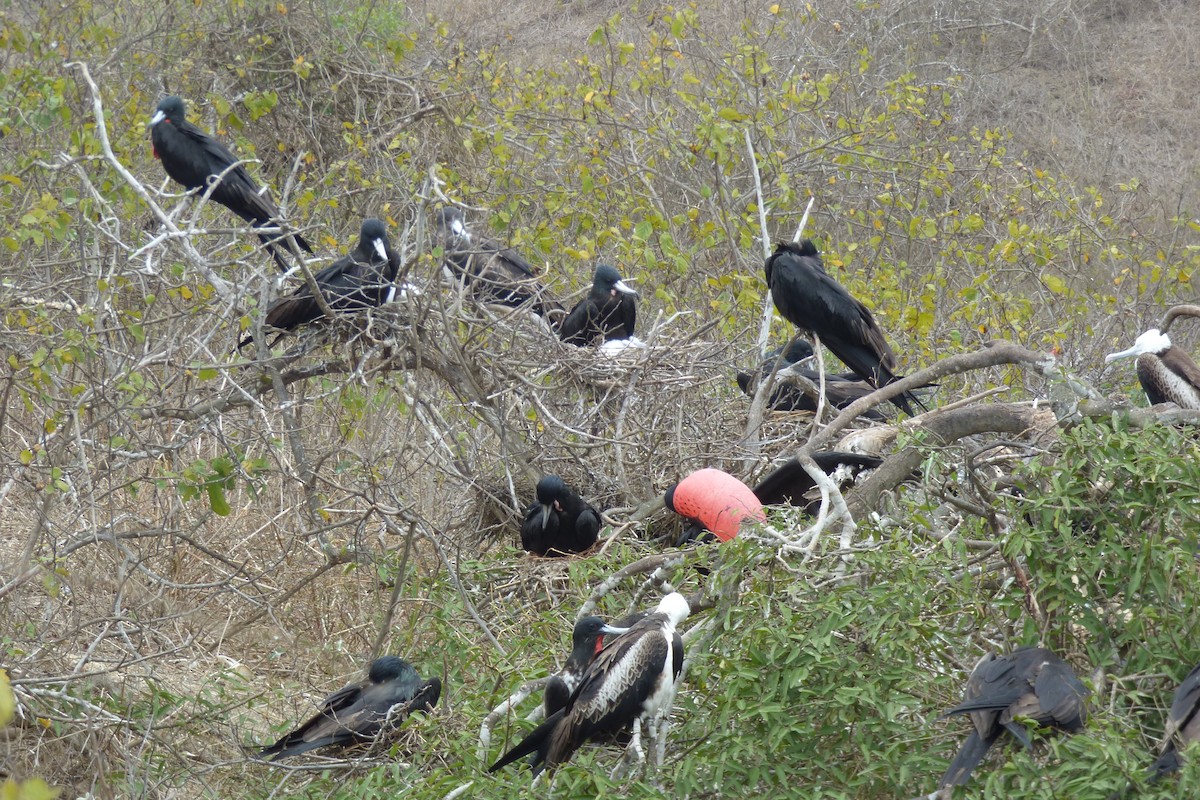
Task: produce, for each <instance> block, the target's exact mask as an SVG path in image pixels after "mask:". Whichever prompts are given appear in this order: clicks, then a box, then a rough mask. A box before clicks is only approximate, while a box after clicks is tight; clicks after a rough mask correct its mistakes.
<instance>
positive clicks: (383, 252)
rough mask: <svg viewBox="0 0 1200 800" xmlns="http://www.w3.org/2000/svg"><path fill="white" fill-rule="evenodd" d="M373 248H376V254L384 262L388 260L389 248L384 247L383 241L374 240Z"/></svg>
mask: <svg viewBox="0 0 1200 800" xmlns="http://www.w3.org/2000/svg"><path fill="white" fill-rule="evenodd" d="M371 246H372V247H374V248H375V252H376V253H378V254H379V257H380V258H382V259H383V260H384V261H387V260H388V254H387V248H386V247H384V246H383V239H374V240H372V241H371Z"/></svg>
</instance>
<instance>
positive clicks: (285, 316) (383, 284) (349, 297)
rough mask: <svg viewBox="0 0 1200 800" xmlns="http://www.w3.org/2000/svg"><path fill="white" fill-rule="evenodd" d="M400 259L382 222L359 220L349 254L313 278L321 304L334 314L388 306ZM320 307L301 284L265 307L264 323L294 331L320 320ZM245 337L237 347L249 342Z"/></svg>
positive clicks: (250, 339) (392, 295)
mask: <svg viewBox="0 0 1200 800" xmlns="http://www.w3.org/2000/svg"><path fill="white" fill-rule="evenodd" d="M399 269H400V257H399V256H398V255H396V253H395V251H394V250H392V246H391V244H390V243H389V242H388V235H387V228H386V227H385V226H384V224H383V221H382V220H378V219H374V218H367V219H365V220H363V223H362V228H361V229H360V231H359V234H358V244H357V245H355V247H354V249H353V250H351V251H350V254H349V255H346V256H342V257H341V258H339V259H338V260H337V261H335V262H333V263H332V264H330V265H329V266H328V267H326V268H325V269H323V270H321V271H320V272H318V273H317V274H316V275H315V276H313V277H314V278H315V279H316V282H317V286H318V287H320V289H321V293H322V294H323V295H324V297H325V301H326V302H327V303H328V304H329V307H330V308H331V309H333V310H334V311H358V310H361V309H364V308H372V307H374V306H380V305H383V304H384V303H389V302H391V301H392V299H393V298H394V297H395V294H396V284H395V280H396V273H397V272H398V271H399ZM321 316H322V313H321V307H320V306H319V305H318V304H317V301H316V298H314V297H313V294H312V292H311V291H309V288H308V284H304V285H302V286H300V287H299V288H297V289H296V291H294V292H292V293H291V294H290V295H287V296H286V297H280V298H278V299H277V300H275V301H274V302H273V303H271V305H270V306H268V307H267V317H266V319H265V320H264V322H265V323H266V324H267V325H268V326H269V327H272V328H277V329H279V330H281V331H290V330H295V329H296V328H298V327H300V326H301V325H303V324H305V323H307V322H312V321H314V320H317V319H320V318H321ZM253 340H254V337H253V336H246V337H245V338H244V339H242V341H240V342H239V343H238V348H239V349H241V348H242V347H243V346H245V345H246V344H248V343H249V342H251V341H253Z"/></svg>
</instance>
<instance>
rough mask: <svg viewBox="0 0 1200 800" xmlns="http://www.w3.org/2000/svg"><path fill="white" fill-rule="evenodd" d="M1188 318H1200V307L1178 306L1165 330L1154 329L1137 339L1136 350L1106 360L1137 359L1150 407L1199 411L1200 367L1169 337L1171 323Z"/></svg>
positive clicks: (1139, 378)
mask: <svg viewBox="0 0 1200 800" xmlns="http://www.w3.org/2000/svg"><path fill="white" fill-rule="evenodd" d="M1185 315H1186V316H1200V307H1196V306H1175V307H1174V308H1172V309H1171V310H1170V311H1168V312H1167V316H1166V318H1165V319H1164V320H1163V325H1162V330H1159V329H1158V328H1151V329H1150V330H1148V331H1146V332H1145V333H1143V334H1142V335H1141V336H1139V337H1137V339H1135V340H1134V343H1133V347H1131V348H1129V349H1128V350H1122V351H1121V352H1119V353H1109V354H1108V355H1107V356H1105V357H1104V363H1105V364H1108V363H1111V362H1113V361H1116V360H1117V359H1118V358H1128V357H1130V356H1137V376H1138V382H1139V383H1141V384H1142V389H1143V391H1145V392H1146V397H1147V399H1149V401H1150V405H1158V404H1159V403H1167V402H1170V403H1174V404H1175V405H1177V406H1179V407H1180V408H1187V409H1193V410H1195V409H1200V366H1197V365H1196V362H1195V361H1193V360H1192V357H1191V356H1189V355H1188V354H1187V351H1185V350H1183V349H1182V348H1180V347H1176V346H1175V345H1173V344H1172V343H1171V337H1170V336H1168V335H1167V329H1168V328H1169V327H1170V326H1171V322H1172V321H1173V320H1174V319H1175V318H1176V317H1179V316H1185Z"/></svg>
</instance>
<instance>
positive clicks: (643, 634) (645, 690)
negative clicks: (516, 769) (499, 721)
mask: <svg viewBox="0 0 1200 800" xmlns="http://www.w3.org/2000/svg"><path fill="white" fill-rule="evenodd" d="M689 613H691V609H690V608H689V607H688V603H687V600H685V599H684V597H683V595H681V594H679V593H678V592H671V593H670V594H668V595H667V596H666V597H664V598H663V599H662V601H661V602H659V604H658V607H657V608H656V609H655V610H654V613H652V614H650V615H649V616H647V617H646V618H645V619H643V620H641V621H640V622H638V623H637V624H635V625H634V626H633V627H632V628H630V629H629V632H628V633H625V634H623V635H621V636H618V637H617V638H615V639H612V640H611V641H610V642H609V643H608V644H607V645H606V646H605V648H604V649H603V650H601V651H600V654H599V655H597V656H596V658H595V660H594V661H593V662H592V663H591V666H589V667H588V668H587V670H586V671H585V672H584V674H583V677H582V678H581V679H580V682H579V685H578V686H576V687H575V691H573V692H572V693H571V696H570V697H569V698H568V700H567V705H566V706H565V707H563V708H560V709H559V710H557V711H555V712H554V713H553V714H551V715H550V716H549V717H548V718H547V719H546V720H545V721H544V722H543V723H542V724H541V725H539V726H538V727H537V728H535V729H534V730H533V731H532V732H531V733H530V734H529V735H528V736H526V737H525V738H524V739H522V740H521V741H520V742H519V743H518V744H517V745H516V746H515V747H513V748H512V749H511V750H509V751H508V752H507V753H505V754H504V755H503V756H502V757H501V758H500V760H499V761H497V762H496V763H495V764H492V766H491V767H489V768H488V772H495V771H497V770H499V769H501V768H502V767H504V766H506V765H508V764H511V763H512V762H513V761H516V760H517V759H519V758H521V757H523V756H526V755H530V754H533V756H534V757H533V759H532V762H531V765H532V766H533V771H534V775H537V774H538V773H540V772H541V771H542V770H544V769H554V768H555V767H556V766H558V765H559V764H562V763H563V762H565V761H567V760H568V759H569V758H570V757H571V756H572V755H573V754H574V753H575V751H576V750H578V749H579V747H580V746H582V745H583V743H584V742H585V741H587V740H588V739H592V738H597V737H601V736H605V735H611V734H615V733H618V732H619V731H621V730H622V729H624V728H626V727H628V726H630V725H632V726H633V744H634V749H635V750H636V751H637V752H638V753H639V754H640V753H641V723H642V722H643V721H646V722H647V723H648V724H650V725H651V726H653V725H654V724H655V721H656V718H657V717H658V716H659V715H660V714H665V713H666V711H667V709H668V708H669V707H670V702H671V699H672V697H673V696H674V694H675V680H676V678H678V677H679V672H680V670H681V669H682V668H683V639H682V637H681V636H680V634H679V631H678V630H677V626H678V625H679V624H680V623H681V622H683V620H685V619H686V618H687V616H688V614H689Z"/></svg>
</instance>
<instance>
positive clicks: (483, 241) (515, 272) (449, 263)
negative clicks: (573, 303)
mask: <svg viewBox="0 0 1200 800" xmlns="http://www.w3.org/2000/svg"><path fill="white" fill-rule="evenodd" d="M434 223H435V225H436V227H437V233H438V241H439V243H440V244H441V246H442V253H443V257H444V258H445V265H446V269H447V270H448V271H449V272H450V273H451V275H452V276H453V277H454V279H455V280H460V281H462V282H463V283H464V284H465V285H466V287H467V288H468V289H470V290H471V291H472V292H473V293H474V294H475V295H476V296H477V297H479V298H481V299H483V300H485V301H487V302H492V303H498V304H500V305H504V306H509V307H511V308H520V307H522V306H526V305H528V307H529V309H530V310H532V311H533V313H535V314H537V315H538V316H541V317H547V316H558V317H560V318H561V315H562V314H563V313H564V312H563V308H562V306H560V305H559V304H558V303H557V302H556V301H555V300H553V299H552V298H551V297H550V293H549V291H548V290H547V289H546V287H545V286H543V285H542V284H541V282H540V281H538V277H537V273H536V272H535V271H534V267H533V264H531V263H529V261H527V260H526V259H525V258H524V257H523V256H522V255H521V254H520V253H518V252H517V251H516V250H514V249H513V248H511V247H504V246H503V245H501V244H500V243H499V242H497V241H495V240H494V239H489V238H487V237H486V236H481V235H478V234H472V233H471V232H470V231H469V230H468V229H467V225H466V220H465V218H464V216H463V212H462V209H460V208H456V207H454V206H446V207H444V208H441V209H439V210H438V212H437V215H436V216H435V217H434Z"/></svg>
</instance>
